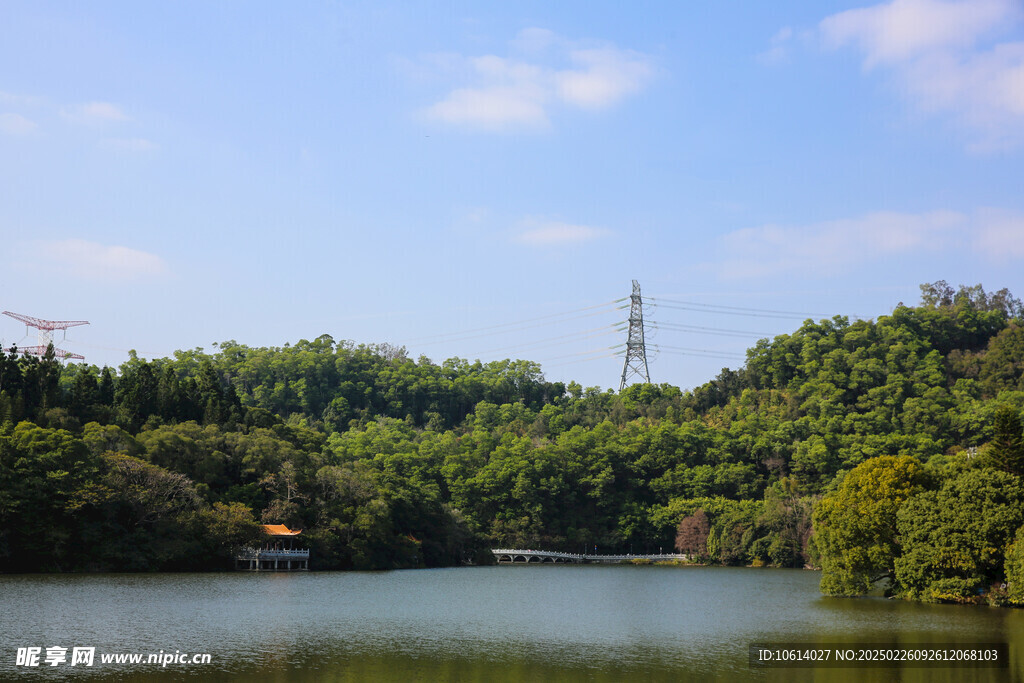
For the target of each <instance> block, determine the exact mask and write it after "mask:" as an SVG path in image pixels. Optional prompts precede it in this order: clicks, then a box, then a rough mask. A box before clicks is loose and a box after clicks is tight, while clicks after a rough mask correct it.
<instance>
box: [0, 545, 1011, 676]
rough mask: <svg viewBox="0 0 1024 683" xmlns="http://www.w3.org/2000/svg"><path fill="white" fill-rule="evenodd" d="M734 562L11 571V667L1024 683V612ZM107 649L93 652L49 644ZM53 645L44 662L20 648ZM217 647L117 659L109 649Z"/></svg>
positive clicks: (5, 579)
mask: <svg viewBox="0 0 1024 683" xmlns="http://www.w3.org/2000/svg"><path fill="white" fill-rule="evenodd" d="M819 576H820V575H819V574H818V573H816V572H807V571H798V570H774V569H745V568H721V567H653V566H646V567H634V566H590V565H559V566H551V565H548V566H500V567H470V568H457V569H437V570H413V571H396V572H311V573H291V574H285V573H280V574H272V573H264V574H255V573H233V574H103V575H33V576H0V643H2V645H0V648H2V649H0V680H62V679H74V680H92V679H96V680H126V681H127V680H133V681H134V680H141V681H173V680H203V681H206V680H209V681H236V680H237V681H243V680H245V681H282V682H283V681H435V680H442V681H445V680H447V681H562V680H566V681H575V680H579V681H620V680H640V681H647V680H650V681H746V680H752V681H786V682H790V681H794V682H795V681H950V682H951V683H952V682H954V681H956V682H960V681H1024V610H1010V609H998V608H990V607H965V606H953V605H920V604H914V603H907V602H900V601H892V600H884V599H881V598H868V599H858V600H842V599H830V598H825V597H822V596H821V595H820V594H819V592H818V587H817V584H818V580H819ZM756 642H771V643H780V642H796V643H812V642H814V643H846V644H849V645H850V647H851V648H855V647H857V645H859V644H866V643H889V644H893V645H901V644H902V645H914V646H924V645H927V644H932V645H939V644H943V645H945V644H953V643H958V644H964V645H968V644H973V643H1005V644H1007V645H1008V651H1009V665H1010V666H1009V668H1002V669H996V668H969V669H965V668H953V667H951V666H939V667H937V668H935V667H933V668H922V667H909V666H904V667H886V668H863V667H861V668H854V667H847V668H767V669H765V668H756V667H751V665H750V662H749V659H748V648H749V646H750V645H751V644H752V643H756ZM53 646H59V647H64V648H67V650H68V659H69V660H70V657H71V654H70V653H71V651H72V648H74V647H94V648H95V653H96V654H95V660H94V664H93V666H92V667H85V666H82V665H76V666H74V667H72V666H71V665H70V663H68V662H65V663H60V664H58V665H57V666H47V665H46V664H45V663H44V662H43V661H42V659H43V658H44V657H45V655H46V648H48V647H53ZM25 647H39V648H41V651H42V652H41V655H40V660H41V661H40V664H41V665H40V666H37V667H27V666H18V665H17V650H18V648H25ZM161 651H163V652H164V653H174V652H178V653H187V654H188V655H190V656H191V655H192V654H195V653H209V654H210V659H211V661H210V663H209V664H205V665H201V664H187V665H186V664H169V665H168V666H166V667H160V666H159V665H156V664H137V665H129V664H110V663H108V664H103V663H101V662H100V656H101V654H104V653H108V654H111V653H112V654H117V653H129V654H130V653H140V654H145V655H148V654H149V653H160V652H161Z"/></svg>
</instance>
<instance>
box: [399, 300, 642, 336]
mask: <svg viewBox="0 0 1024 683" xmlns="http://www.w3.org/2000/svg"><path fill="white" fill-rule="evenodd" d="M628 298H629V297H623V298H621V299H614V300H612V301H606V302H604V303H601V304H595V305H593V306H584V307H583V308H574V309H572V310H569V311H562V312H561V313H550V314H548V315H541V316H537V317H536V318H526V319H524V320H515V321H512V322H508V323H498V324H497V325H488V326H486V327H476V328H473V329H469V330H461V331H457V332H441V333H439V334H429V335H426V336H423V337H413V338H411V339H407V340H406V341H407V342H419V341H422V340H424V339H437V338H438V337H452V336H458V337H461V336H462V335H466V334H472V333H474V332H484V331H487V330H494V329H498V328H504V327H514V326H517V325H523V324H525V323H532V322H535V321H537V320H548V319H551V318H560V317H562V316H566V315H570V314H572V313H581V312H583V311H590V310H593V309H596V308H606V307H608V306H612V305H614V304H619V303H622V302H623V301H625V300H626V299H628ZM510 331H511V330H510ZM483 336H486V335H483ZM430 343H431V344H433V343H435V342H430Z"/></svg>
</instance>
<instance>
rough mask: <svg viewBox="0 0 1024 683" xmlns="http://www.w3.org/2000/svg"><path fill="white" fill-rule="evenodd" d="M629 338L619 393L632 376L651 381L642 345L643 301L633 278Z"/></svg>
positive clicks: (644, 349) (638, 285) (648, 382)
mask: <svg viewBox="0 0 1024 683" xmlns="http://www.w3.org/2000/svg"><path fill="white" fill-rule="evenodd" d="M629 300H630V306H629V338H628V339H627V340H626V360H625V362H624V363H623V364H622V382H621V383H620V384H619V393H622V390H623V389H625V388H626V381H627V380H628V379H629V378H630V377H633V376H637V377H640V378H642V379H643V381H644V382H646V383H647V384H650V383H651V375H650V373H649V372H647V348H646V347H645V346H644V302H643V298H642V297H641V296H640V283H639V282H637V281H636V280H633V294H632V295H631V296H630V297H629Z"/></svg>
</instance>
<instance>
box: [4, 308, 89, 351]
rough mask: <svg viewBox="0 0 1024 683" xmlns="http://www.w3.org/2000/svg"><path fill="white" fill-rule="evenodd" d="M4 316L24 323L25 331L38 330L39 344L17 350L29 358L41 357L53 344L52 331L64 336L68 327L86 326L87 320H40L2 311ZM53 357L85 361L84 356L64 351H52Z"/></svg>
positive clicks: (56, 349)
mask: <svg viewBox="0 0 1024 683" xmlns="http://www.w3.org/2000/svg"><path fill="white" fill-rule="evenodd" d="M3 314H4V315H6V316H9V317H11V318H14V319H15V320H20V321H21V322H23V323H25V331H26V332H27V331H28V328H29V327H34V328H36V329H37V330H39V344H38V345H36V346H26V347H24V348H20V349H18V353H24V354H27V355H30V356H42V355H44V354H45V353H46V349H47V348H48V347H49V346H50V344H53V343H54V342H53V331H54V330H63V331H64V334H65V336H66V335H67V330H68V328H69V327H76V326H78V325H88V324H89V321H88V320H43V319H42V318H33V317H32V316H30V315H22V314H21V313H11V312H10V311H4V312H3ZM53 355H54V356H55V357H57V358H59V359H61V360H71V359H74V360H85V356H82V355H79V354H77V353H71V352H70V351H65V350H64V349H58V348H56V345H55V346H54V349H53Z"/></svg>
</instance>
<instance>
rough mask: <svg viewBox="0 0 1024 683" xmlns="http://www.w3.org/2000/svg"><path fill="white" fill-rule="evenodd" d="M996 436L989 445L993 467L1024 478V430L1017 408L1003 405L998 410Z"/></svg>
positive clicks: (989, 455) (989, 454)
mask: <svg viewBox="0 0 1024 683" xmlns="http://www.w3.org/2000/svg"><path fill="white" fill-rule="evenodd" d="M993 426H994V427H995V436H993V438H992V441H991V443H990V444H989V451H988V457H989V461H990V462H991V464H992V466H993V467H995V468H997V469H1001V470H1003V471H1004V472H1009V473H1010V474H1016V475H1017V476H1024V429H1022V427H1021V421H1020V413H1019V412H1018V411H1017V409H1016V408H1014V407H1012V406H1008V405H1005V404H1004V405H1001V406H999V408H998V409H997V410H996V415H995V423H994V425H993Z"/></svg>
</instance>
